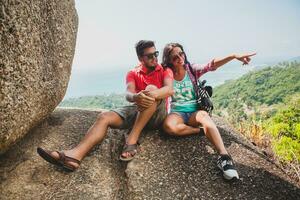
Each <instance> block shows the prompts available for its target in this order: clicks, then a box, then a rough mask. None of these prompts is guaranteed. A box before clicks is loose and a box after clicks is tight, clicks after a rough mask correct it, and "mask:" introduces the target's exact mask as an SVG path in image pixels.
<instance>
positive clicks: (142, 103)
mask: <svg viewBox="0 0 300 200" xmlns="http://www.w3.org/2000/svg"><path fill="white" fill-rule="evenodd" d="M133 100H134V102H135V103H136V104H137V106H138V110H139V111H143V110H145V109H147V108H149V107H150V106H152V104H153V103H154V102H155V98H153V97H151V94H150V92H149V91H146V90H142V91H140V92H139V93H137V94H135V95H134V96H133Z"/></svg>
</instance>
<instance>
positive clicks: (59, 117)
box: [0, 109, 300, 200]
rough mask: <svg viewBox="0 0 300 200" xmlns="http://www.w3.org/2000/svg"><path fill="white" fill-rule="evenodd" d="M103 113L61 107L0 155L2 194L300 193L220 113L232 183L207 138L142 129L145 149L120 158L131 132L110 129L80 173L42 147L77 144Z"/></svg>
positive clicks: (165, 195) (28, 196)
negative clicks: (49, 158)
mask: <svg viewBox="0 0 300 200" xmlns="http://www.w3.org/2000/svg"><path fill="white" fill-rule="evenodd" d="M98 113H99V111H85V110H76V109H72V110H71V109H56V110H55V111H54V112H53V113H52V114H51V115H50V116H49V117H47V118H46V119H45V120H44V121H42V122H41V123H40V124H39V125H38V126H36V127H35V128H34V129H32V130H31V131H30V133H28V134H27V135H26V136H25V137H24V138H23V139H22V140H21V141H19V142H18V143H16V144H15V145H13V146H12V148H10V149H9V150H8V151H7V152H6V153H5V154H3V155H2V156H1V157H0V199H130V200H131V199H251V200H252V199H293V200H295V199H299V196H300V189H299V183H296V182H293V181H292V180H291V179H290V178H289V177H288V176H286V175H285V174H284V173H283V172H282V171H281V170H280V169H279V168H277V167H276V166H275V165H274V164H273V163H271V162H269V161H268V160H267V159H266V158H265V157H264V155H263V154H262V153H260V152H259V150H257V149H256V148H255V147H254V146H253V145H251V144H250V143H247V141H245V140H244V139H243V138H241V137H239V136H238V135H236V134H235V133H234V132H233V130H231V129H230V128H229V127H228V125H227V124H225V123H224V122H223V121H222V120H221V119H219V118H214V120H215V122H216V123H217V125H218V128H219V130H220V132H221V134H222V137H223V139H224V142H225V145H226V147H227V149H228V150H229V152H230V153H231V155H232V157H233V158H234V160H235V162H236V165H237V169H238V171H239V174H240V178H241V179H240V180H239V181H237V182H227V181H225V180H224V179H223V178H222V175H221V174H220V172H219V170H218V169H217V168H216V159H217V155H216V154H215V151H213V150H212V146H211V144H210V143H209V142H208V140H207V139H206V138H205V137H204V136H199V135H195V136H189V137H182V138H178V137H170V136H167V135H165V134H164V133H162V132H158V131H154V130H147V131H143V133H142V140H141V142H142V144H141V146H140V147H141V152H140V153H139V154H138V156H137V157H136V158H135V159H134V160H133V161H131V162H129V163H128V164H127V163H124V162H121V161H119V155H120V153H121V150H122V146H123V143H124V134H125V133H127V130H118V129H109V130H108V134H107V136H106V138H105V139H104V141H103V142H102V143H101V144H99V145H96V146H95V148H94V149H93V150H92V151H91V152H90V153H89V154H88V155H87V157H86V158H85V159H84V160H83V162H82V164H81V166H80V168H79V169H78V170H77V171H75V172H72V173H67V172H64V171H62V170H61V169H59V168H57V167H55V166H52V165H50V164H49V163H47V162H45V161H44V160H43V159H41V158H40V157H39V156H38V154H37V153H36V148H37V147H38V146H42V147H45V148H47V149H50V150H63V149H68V148H71V147H73V146H75V145H76V144H77V143H78V142H79V141H80V139H81V138H82V137H83V136H84V134H85V133H86V131H87V130H88V129H89V127H90V126H91V125H92V124H93V122H94V121H95V120H96V117H97V114H98Z"/></svg>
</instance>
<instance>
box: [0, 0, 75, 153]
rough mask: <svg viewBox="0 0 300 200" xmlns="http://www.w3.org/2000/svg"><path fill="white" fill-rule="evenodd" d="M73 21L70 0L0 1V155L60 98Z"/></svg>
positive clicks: (71, 49) (68, 66)
mask: <svg viewBox="0 0 300 200" xmlns="http://www.w3.org/2000/svg"><path fill="white" fill-rule="evenodd" d="M77 25H78V18H77V13H76V10H75V5H74V0H22V1H19V0H0V48H1V50H0V154H2V153H3V152H5V151H6V150H7V149H8V148H9V146H10V145H12V144H13V143H15V142H16V141H17V140H18V139H20V138H22V137H23V136H24V135H25V134H26V133H27V132H28V131H29V130H30V129H31V128H32V127H33V126H35V125H36V124H37V123H39V122H40V121H41V120H43V119H44V118H45V117H47V116H48V115H49V114H50V113H51V112H52V111H53V110H54V109H55V107H56V106H57V105H58V104H59V103H60V101H61V100H62V99H63V97H64V95H65V92H66V88H67V85H68V81H69V78H70V73H71V65H72V60H73V56H74V50H75V42H76V34H77Z"/></svg>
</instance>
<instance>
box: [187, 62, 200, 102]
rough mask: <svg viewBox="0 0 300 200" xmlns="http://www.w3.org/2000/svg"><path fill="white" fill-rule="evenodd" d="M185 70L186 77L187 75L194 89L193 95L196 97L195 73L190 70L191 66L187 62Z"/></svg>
mask: <svg viewBox="0 0 300 200" xmlns="http://www.w3.org/2000/svg"><path fill="white" fill-rule="evenodd" d="M185 70H186V71H187V73H188V75H189V77H190V79H191V81H192V84H193V87H194V90H195V94H196V96H198V84H197V78H196V76H195V73H194V71H193V69H192V66H191V64H190V63H189V62H188V63H187V64H185ZM197 98H198V97H197Z"/></svg>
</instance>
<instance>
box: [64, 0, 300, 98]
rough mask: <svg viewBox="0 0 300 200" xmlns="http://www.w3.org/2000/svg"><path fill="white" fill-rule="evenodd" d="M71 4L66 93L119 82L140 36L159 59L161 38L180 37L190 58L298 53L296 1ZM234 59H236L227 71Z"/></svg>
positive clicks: (261, 58)
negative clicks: (73, 27)
mask: <svg viewBox="0 0 300 200" xmlns="http://www.w3.org/2000/svg"><path fill="white" fill-rule="evenodd" d="M75 6H76V9H77V12H78V17H79V26H78V34H77V41H76V49H75V56H74V60H73V67H72V74H71V81H70V83H69V88H68V90H67V97H70V96H74V95H73V93H74V91H75V90H77V91H86V93H80V92H77V93H78V94H77V96H78V95H93V94H98V93H101V91H104V90H105V89H106V90H108V88H110V87H106V86H105V85H107V84H111V83H113V84H121V85H124V80H123V79H124V78H120V77H125V73H126V71H128V70H130V69H131V68H133V67H134V66H136V65H137V64H138V59H137V56H136V53H135V49H134V45H135V44H136V42H137V41H139V40H141V39H148V40H154V41H155V43H156V47H157V50H159V51H160V57H159V59H161V55H162V51H163V47H164V45H165V44H167V43H169V42H179V43H181V44H182V45H183V46H184V48H185V51H186V53H187V55H188V58H189V60H190V61H191V62H193V63H206V62H208V61H210V60H211V59H213V58H221V57H224V56H227V55H229V54H232V53H248V52H250V53H251V52H257V55H256V56H255V57H254V58H253V61H252V64H265V63H266V62H274V61H276V62H277V61H278V62H279V61H282V60H285V59H289V58H293V57H297V56H300V12H299V11H300V0H264V1H262V0H251V1H240V0H226V1H225V0H223V1H221V0H206V1H204V0H185V1H183V0H172V1H171V0H151V1H149V0H148V1H145V0H126V1H125V0H106V1H104V0H85V1H84V0H75ZM232 64H239V63H238V62H237V61H236V62H233V63H230V64H227V65H225V66H224V67H225V69H226V68H229V65H232ZM88 79H92V81H90V80H88ZM104 79H105V81H102V82H101V80H104ZM120 79H122V80H120ZM89 81H90V82H89ZM112 81H115V82H112ZM100 86H102V89H100ZM91 87H99V88H98V90H93V91H91ZM113 88H114V87H111V89H109V91H111V92H114V91H115V90H114V89H113ZM123 88H124V87H122V91H123Z"/></svg>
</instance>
